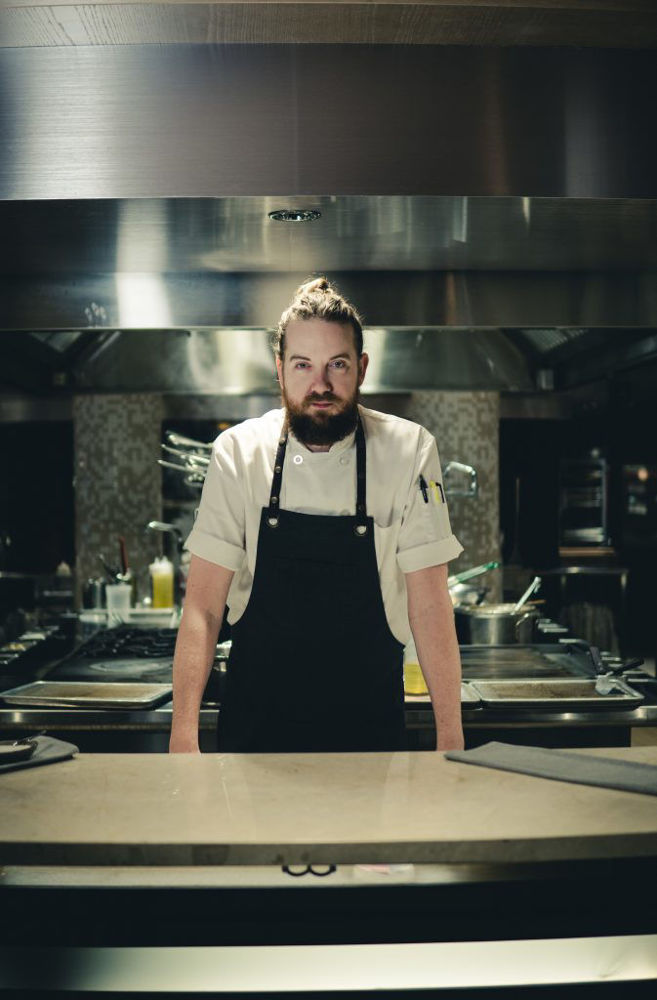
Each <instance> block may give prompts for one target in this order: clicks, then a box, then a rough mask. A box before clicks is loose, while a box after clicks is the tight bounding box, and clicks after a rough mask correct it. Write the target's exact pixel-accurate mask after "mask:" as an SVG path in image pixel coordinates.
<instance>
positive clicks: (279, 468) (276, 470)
mask: <svg viewBox="0 0 657 1000" xmlns="http://www.w3.org/2000/svg"><path fill="white" fill-rule="evenodd" d="M282 471H283V470H282V469H281V467H280V465H277V466H276V468H275V469H274V472H275V473H276V475H278V473H279V472H282Z"/></svg>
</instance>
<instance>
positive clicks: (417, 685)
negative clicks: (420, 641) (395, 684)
mask: <svg viewBox="0 0 657 1000" xmlns="http://www.w3.org/2000/svg"><path fill="white" fill-rule="evenodd" d="M404 693H405V694H428V693H429V689H428V688H427V685H426V683H425V680H424V676H423V674H422V670H421V668H420V663H419V661H418V657H417V650H416V649H415V643H414V642H413V640H412V639H411V640H410V642H409V643H408V645H407V646H405V648H404Z"/></svg>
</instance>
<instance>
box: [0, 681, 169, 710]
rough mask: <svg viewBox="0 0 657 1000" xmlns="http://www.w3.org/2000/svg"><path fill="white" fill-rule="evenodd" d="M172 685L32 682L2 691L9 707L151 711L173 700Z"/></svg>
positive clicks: (2, 695) (1, 696)
mask: <svg viewBox="0 0 657 1000" xmlns="http://www.w3.org/2000/svg"><path fill="white" fill-rule="evenodd" d="M172 690H173V688H172V687H171V684H141V683H139V682H134V683H122V682H120V681H33V682H32V683H31V684H22V685H21V686H20V687H15V688H10V690H9V691H3V692H2V693H1V694H0V698H1V699H2V700H3V701H4V702H6V704H7V705H24V706H29V707H33V708H36V707H39V708H152V707H153V706H154V705H158V704H160V702H162V701H166V699H167V698H170V697H171V693H172Z"/></svg>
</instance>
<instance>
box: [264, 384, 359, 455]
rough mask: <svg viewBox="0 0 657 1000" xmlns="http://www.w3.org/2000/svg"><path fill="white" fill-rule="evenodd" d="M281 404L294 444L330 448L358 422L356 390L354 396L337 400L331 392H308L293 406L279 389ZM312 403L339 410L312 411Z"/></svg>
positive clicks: (284, 392) (283, 389)
mask: <svg viewBox="0 0 657 1000" xmlns="http://www.w3.org/2000/svg"><path fill="white" fill-rule="evenodd" d="M281 394H282V396H283V405H284V406H285V411H286V413H287V419H288V424H289V426H290V430H291V431H292V432H293V434H294V436H295V438H296V439H297V441H300V442H301V443H302V444H305V445H312V444H314V445H327V444H328V445H331V444H335V443H336V442H337V441H342V439H343V438H346V437H347V435H349V434H351V432H352V431H353V430H354V429H355V427H356V424H357V423H358V398H359V392H358V388H356V389H355V390H354V393H353V396H351V397H350V398H349V399H346V400H340V399H339V398H338V397H337V396H335V395H334V394H333V393H332V392H325V393H323V394H322V395H319V394H318V393H314V392H313V393H311V394H310V395H309V396H306V398H305V399H304V400H303V402H302V403H293V402H292V401H291V399H290V398H289V397H288V395H287V393H286V391H285V388H282V389H281ZM311 403H337V404H338V405H340V403H342V405H341V406H340V409H339V410H337V412H334V413H328V412H325V411H323V410H312V409H311Z"/></svg>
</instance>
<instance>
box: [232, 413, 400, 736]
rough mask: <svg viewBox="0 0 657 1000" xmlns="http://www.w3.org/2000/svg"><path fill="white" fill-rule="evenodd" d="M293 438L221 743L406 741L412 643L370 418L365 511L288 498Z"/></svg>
mask: <svg viewBox="0 0 657 1000" xmlns="http://www.w3.org/2000/svg"><path fill="white" fill-rule="evenodd" d="M286 445H287V427H286V426H284V427H283V430H282V432H281V439H280V441H279V445H278V451H277V454H276V461H275V465H274V475H273V479H272V487H271V494H270V499H269V507H265V508H263V510H262V513H261V517H260V531H259V534H258V550H257V557H256V567H255V574H254V579H253V588H252V590H251V595H250V598H249V602H248V604H247V607H246V610H245V611H244V614H243V615H242V617H241V618H240V619H239V621H238V622H237V623H236V624H235V625H233V626H232V630H231V636H232V641H233V645H232V649H231V654H230V660H229V663H228V677H227V684H226V692H225V696H224V700H223V703H222V706H221V710H220V712H219V731H218V745H219V750H220V751H225V752H229V753H258V752H260V753H285V752H291V753H300V752H306V751H308V752H319V751H367V750H399V749H403V747H404V690H403V672H402V657H403V646H402V644H401V643H400V642H399V641H398V640H397V639H396V638H395V637H394V636H393V634H392V632H391V631H390V628H389V626H388V621H387V619H386V615H385V609H384V605H383V597H382V595H381V584H380V581H379V571H378V567H377V562H376V550H375V547H374V521H373V519H372V518H371V517H368V516H367V509H366V492H367V491H366V471H365V466H366V452H365V435H364V433H363V428H362V425H361V422H360V420H359V422H358V426H357V429H356V457H357V466H356V482H357V489H356V514H355V516H353V517H351V516H339V517H334V516H330V515H328V516H327V515H315V514H298V513H294V512H293V511H287V510H280V509H279V498H280V495H281V485H282V480H283V464H284V461H285V449H286Z"/></svg>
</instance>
